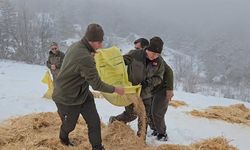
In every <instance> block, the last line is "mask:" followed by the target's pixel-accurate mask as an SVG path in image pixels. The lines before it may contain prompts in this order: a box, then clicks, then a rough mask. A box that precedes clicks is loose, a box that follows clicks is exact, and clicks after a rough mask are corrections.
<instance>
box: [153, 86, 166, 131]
mask: <svg viewBox="0 0 250 150" xmlns="http://www.w3.org/2000/svg"><path fill="white" fill-rule="evenodd" d="M168 103H169V102H168V100H167V99H166V89H162V90H160V91H158V92H157V93H155V94H154V96H153V101H152V111H151V112H152V121H153V123H152V127H151V129H153V130H155V131H157V132H158V133H160V134H165V133H166V124H165V114H166V112H167V109H168Z"/></svg>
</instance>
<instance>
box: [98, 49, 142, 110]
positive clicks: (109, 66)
mask: <svg viewBox="0 0 250 150" xmlns="http://www.w3.org/2000/svg"><path fill="white" fill-rule="evenodd" d="M95 61H96V68H97V70H98V73H99V76H100V77H101V79H102V81H104V82H105V83H108V84H111V85H113V86H121V87H124V88H125V94H124V95H122V96H121V95H118V94H116V93H112V94H110V93H103V92H101V93H102V95H103V97H104V98H105V99H107V100H108V101H109V102H110V103H111V104H113V105H116V106H128V105H130V104H131V103H132V100H130V99H129V98H128V95H127V94H134V93H136V94H137V95H138V96H140V93H141V86H140V85H137V86H132V84H131V83H130V82H129V81H128V74H127V69H126V67H125V63H124V60H123V56H122V54H121V52H120V49H119V48H117V47H115V46H113V47H111V48H107V49H101V50H98V52H97V53H96V54H95Z"/></svg>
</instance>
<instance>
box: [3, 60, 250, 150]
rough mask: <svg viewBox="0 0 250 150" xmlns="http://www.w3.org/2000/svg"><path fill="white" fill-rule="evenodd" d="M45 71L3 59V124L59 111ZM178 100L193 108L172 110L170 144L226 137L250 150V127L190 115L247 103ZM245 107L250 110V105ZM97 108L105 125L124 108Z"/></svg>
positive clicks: (102, 104)
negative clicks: (49, 92) (48, 97)
mask: <svg viewBox="0 0 250 150" xmlns="http://www.w3.org/2000/svg"><path fill="white" fill-rule="evenodd" d="M45 71H46V67H45V66H37V65H28V64H23V63H16V62H11V61H4V60H0V121H3V120H6V119H8V118H10V117H15V116H19V115H24V114H29V113H33V112H45V111H56V107H55V105H54V103H53V102H52V101H50V100H46V99H43V98H42V96H43V94H44V92H45V91H46V88H47V87H46V85H44V84H42V83H41V78H42V77H43V75H44V73H45ZM174 99H176V100H183V101H185V102H186V103H188V105H189V106H187V107H181V108H177V109H175V108H173V107H169V110H168V112H167V114H166V122H167V126H168V134H169V137H170V139H169V141H168V142H167V143H174V144H190V143H192V142H195V141H198V140H200V139H204V138H209V137H216V136H225V137H226V138H227V139H229V140H231V144H233V145H235V146H237V147H238V148H239V149H240V150H249V147H250V142H249V139H250V127H249V126H245V125H239V124H230V123H227V122H224V121H217V120H209V119H205V118H194V117H192V116H190V115H187V114H186V112H187V111H190V110H192V109H203V108H206V107H208V106H214V105H220V106H227V105H231V104H236V103H243V102H241V101H237V100H231V99H223V98H216V97H210V96H202V95H198V94H189V93H184V92H181V91H175V97H174ZM244 104H245V105H246V106H247V107H249V108H250V103H244ZM96 105H97V109H98V112H99V114H100V117H101V119H102V121H103V122H105V123H107V122H108V118H109V116H111V115H116V114H119V113H121V112H122V111H123V108H121V107H115V106H113V105H111V104H109V103H108V102H107V101H105V100H103V99H97V100H96ZM130 125H131V127H132V128H133V129H135V130H136V129H137V125H136V121H134V122H132V123H131V124H130ZM149 132H150V131H149ZM147 143H148V144H151V145H159V144H165V142H159V141H157V140H155V138H154V137H148V138H147Z"/></svg>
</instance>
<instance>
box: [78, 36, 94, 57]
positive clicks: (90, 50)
mask: <svg viewBox="0 0 250 150" xmlns="http://www.w3.org/2000/svg"><path fill="white" fill-rule="evenodd" d="M81 43H82V44H83V45H85V46H86V48H87V49H88V51H89V52H90V53H92V52H94V53H95V52H96V51H95V50H94V49H93V47H92V46H91V45H90V44H89V42H88V40H87V39H86V38H85V37H83V38H82V39H81Z"/></svg>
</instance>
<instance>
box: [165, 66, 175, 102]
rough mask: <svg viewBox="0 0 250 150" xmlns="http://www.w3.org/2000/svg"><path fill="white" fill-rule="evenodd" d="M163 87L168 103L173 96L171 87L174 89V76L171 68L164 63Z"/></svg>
mask: <svg viewBox="0 0 250 150" xmlns="http://www.w3.org/2000/svg"><path fill="white" fill-rule="evenodd" d="M164 79H165V81H164V86H165V87H166V90H167V91H166V98H167V100H168V101H171V100H172V97H173V96H174V92H173V89H174V88H173V87H174V74H173V70H172V69H171V67H170V66H169V65H168V64H167V63H165V73H164Z"/></svg>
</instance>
